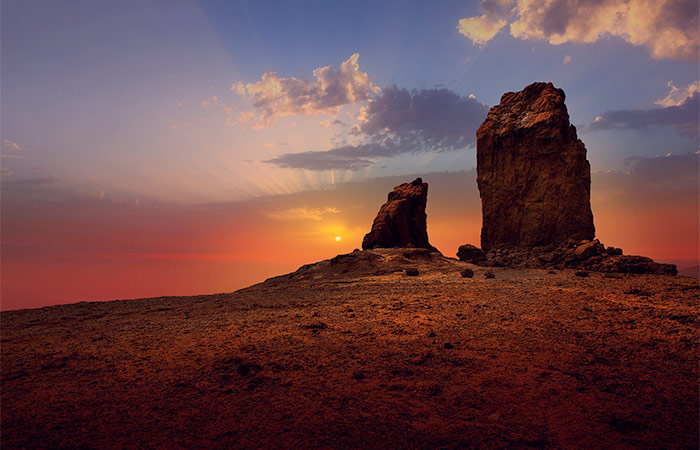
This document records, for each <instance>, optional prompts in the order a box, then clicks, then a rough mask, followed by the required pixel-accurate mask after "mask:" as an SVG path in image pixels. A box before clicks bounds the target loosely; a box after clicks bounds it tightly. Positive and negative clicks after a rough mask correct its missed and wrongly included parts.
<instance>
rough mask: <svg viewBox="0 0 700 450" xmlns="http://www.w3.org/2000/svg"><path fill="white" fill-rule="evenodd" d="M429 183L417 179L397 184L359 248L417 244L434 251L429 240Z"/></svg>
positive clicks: (415, 245) (411, 245) (412, 245)
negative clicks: (427, 208) (426, 211)
mask: <svg viewBox="0 0 700 450" xmlns="http://www.w3.org/2000/svg"><path fill="white" fill-rule="evenodd" d="M427 202H428V183H423V180H422V179H420V178H416V179H415V180H413V181H412V182H410V183H404V184H400V185H398V186H396V187H395V188H394V190H393V191H392V192H389V196H388V198H387V202H386V203H384V204H383V205H382V207H381V208H380V209H379V213H377V216H376V217H375V218H374V223H373V224H372V229H371V230H370V232H369V233H367V234H366V235H365V238H364V239H363V240H362V249H363V250H367V249H371V248H392V247H416V248H427V249H429V250H436V249H435V247H433V246H432V245H430V242H428V228H427V215H426V214H425V206H426V204H427Z"/></svg>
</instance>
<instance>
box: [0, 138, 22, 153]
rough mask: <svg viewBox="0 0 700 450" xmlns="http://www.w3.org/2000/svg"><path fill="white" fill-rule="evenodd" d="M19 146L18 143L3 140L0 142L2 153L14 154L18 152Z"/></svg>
mask: <svg viewBox="0 0 700 450" xmlns="http://www.w3.org/2000/svg"><path fill="white" fill-rule="evenodd" d="M19 149H20V146H19V144H18V143H16V142H14V141H12V140H10V139H3V140H2V150H3V151H10V152H16V151H19Z"/></svg>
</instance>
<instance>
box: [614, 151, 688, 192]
mask: <svg viewBox="0 0 700 450" xmlns="http://www.w3.org/2000/svg"><path fill="white" fill-rule="evenodd" d="M627 162H628V163H630V165H631V166H632V174H633V175H634V176H636V177H638V178H639V179H640V181H644V182H647V183H655V182H659V181H662V182H677V181H685V182H688V181H690V182H691V183H693V184H694V185H695V186H696V187H697V183H698V173H700V171H699V170H698V169H700V154H698V153H686V154H684V155H676V154H673V153H669V154H667V155H666V156H656V157H653V158H639V157H637V158H628V160H627Z"/></svg>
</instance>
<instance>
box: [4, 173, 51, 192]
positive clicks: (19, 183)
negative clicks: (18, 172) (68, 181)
mask: <svg viewBox="0 0 700 450" xmlns="http://www.w3.org/2000/svg"><path fill="white" fill-rule="evenodd" d="M60 181H61V180H60V178H58V177H56V176H53V175H52V176H48V177H43V178H26V179H23V180H15V181H7V182H4V183H2V189H3V190H7V191H23V190H29V189H32V188H35V187H39V186H46V185H52V184H57V183H60Z"/></svg>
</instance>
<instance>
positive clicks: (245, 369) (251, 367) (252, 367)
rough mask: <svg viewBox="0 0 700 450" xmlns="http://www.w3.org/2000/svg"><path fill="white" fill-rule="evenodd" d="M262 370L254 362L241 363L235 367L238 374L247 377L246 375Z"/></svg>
mask: <svg viewBox="0 0 700 450" xmlns="http://www.w3.org/2000/svg"><path fill="white" fill-rule="evenodd" d="M261 370H262V367H261V366H260V365H259V364H255V363H243V364H241V365H240V366H238V368H237V369H236V372H238V375H241V376H243V377H248V376H253V375H255V374H257V373H258V372H260V371H261Z"/></svg>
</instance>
